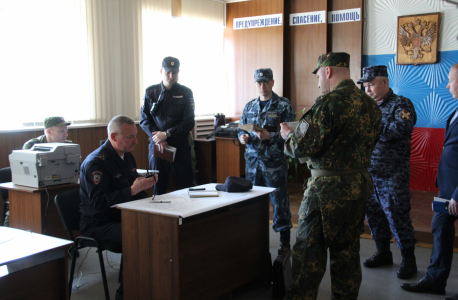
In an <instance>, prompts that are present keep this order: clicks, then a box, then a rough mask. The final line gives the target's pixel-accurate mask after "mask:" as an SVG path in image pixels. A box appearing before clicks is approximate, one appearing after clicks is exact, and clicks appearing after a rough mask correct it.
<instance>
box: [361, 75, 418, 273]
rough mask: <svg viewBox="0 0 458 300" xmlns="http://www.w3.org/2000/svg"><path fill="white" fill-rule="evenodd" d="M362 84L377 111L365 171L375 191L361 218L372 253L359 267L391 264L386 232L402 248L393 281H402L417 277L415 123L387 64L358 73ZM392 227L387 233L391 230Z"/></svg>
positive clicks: (411, 112) (411, 108)
mask: <svg viewBox="0 0 458 300" xmlns="http://www.w3.org/2000/svg"><path fill="white" fill-rule="evenodd" d="M358 83H363V84H364V87H365V88H366V93H367V94H368V95H369V96H371V97H372V98H373V99H374V100H375V101H376V102H377V104H378V106H379V107H380V110H381V111H382V124H381V126H380V140H379V141H378V143H377V144H376V145H375V149H374V152H372V157H371V165H372V166H371V167H370V168H369V173H370V174H371V176H372V179H373V180H374V186H375V189H374V193H373V194H372V196H371V197H370V198H369V199H368V200H367V210H366V218H367V224H368V225H369V227H370V229H371V233H372V239H374V240H375V244H376V246H377V252H376V253H375V254H374V255H373V256H372V257H371V258H369V259H366V260H364V266H365V267H367V268H375V267H379V266H382V265H392V264H393V254H392V253H391V250H390V240H391V232H392V233H393V236H394V239H395V240H396V246H397V247H398V248H399V249H401V254H402V263H401V267H400V268H399V270H398V277H399V278H402V279H407V278H410V277H412V276H413V275H414V274H415V273H417V263H416V261H415V254H414V252H415V243H416V242H417V240H416V239H415V230H414V229H413V226H412V220H411V219H410V197H411V196H412V193H411V192H410V189H409V183H410V140H411V138H412V131H413V128H414V126H415V123H416V122H417V114H416V113H415V108H414V106H413V104H412V102H410V100H409V99H407V98H405V97H403V96H398V95H396V94H395V93H393V90H392V89H390V87H389V81H388V70H387V67H386V66H371V67H365V68H364V69H363V77H362V78H361V79H360V80H358ZM390 227H391V232H390Z"/></svg>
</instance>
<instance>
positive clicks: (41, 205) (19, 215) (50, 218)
mask: <svg viewBox="0 0 458 300" xmlns="http://www.w3.org/2000/svg"><path fill="white" fill-rule="evenodd" d="M78 187H79V184H78V183H69V184H60V185H53V186H48V187H46V188H33V187H27V186H22V185H17V184H13V183H12V182H6V183H1V184H0V188H1V189H7V190H8V199H9V202H10V204H9V207H10V226H11V227H12V228H18V229H23V230H30V231H32V232H36V233H43V234H46V235H50V236H54V237H59V238H67V237H68V234H67V232H66V231H65V229H64V225H63V224H62V220H61V219H60V216H59V213H58V212H57V208H56V205H55V204H54V197H55V196H56V195H57V194H59V193H62V192H65V191H67V190H70V189H74V188H78Z"/></svg>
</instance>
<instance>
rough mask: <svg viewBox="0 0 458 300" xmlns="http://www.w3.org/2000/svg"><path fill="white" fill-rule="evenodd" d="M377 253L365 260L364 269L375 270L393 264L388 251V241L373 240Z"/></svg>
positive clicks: (391, 256) (391, 255)
mask: <svg viewBox="0 0 458 300" xmlns="http://www.w3.org/2000/svg"><path fill="white" fill-rule="evenodd" d="M375 245H376V246H377V252H375V254H374V255H372V257H371V258H368V259H365V260H364V262H363V264H364V266H365V267H366V268H376V267H379V266H388V265H392V264H393V253H391V250H390V240H375Z"/></svg>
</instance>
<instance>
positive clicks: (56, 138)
mask: <svg viewBox="0 0 458 300" xmlns="http://www.w3.org/2000/svg"><path fill="white" fill-rule="evenodd" d="M70 124H71V123H70V122H66V121H65V120H64V118H62V117H49V118H46V119H45V121H44V122H43V126H44V127H45V132H44V133H45V134H44V135H42V136H39V137H37V138H33V139H31V140H28V141H27V142H25V144H24V146H22V149H23V150H27V149H30V148H32V146H33V145H35V144H40V143H71V142H72V141H67V140H66V139H67V137H68V125H70Z"/></svg>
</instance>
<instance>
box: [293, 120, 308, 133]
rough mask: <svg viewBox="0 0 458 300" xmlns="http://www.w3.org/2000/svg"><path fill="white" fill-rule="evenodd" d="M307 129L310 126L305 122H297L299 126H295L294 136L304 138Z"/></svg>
mask: <svg viewBox="0 0 458 300" xmlns="http://www.w3.org/2000/svg"><path fill="white" fill-rule="evenodd" d="M309 127H310V125H309V123H307V121H305V120H301V121H300V122H299V125H297V128H296V134H298V135H300V136H301V137H304V136H305V134H306V133H307V130H308V129H309Z"/></svg>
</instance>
